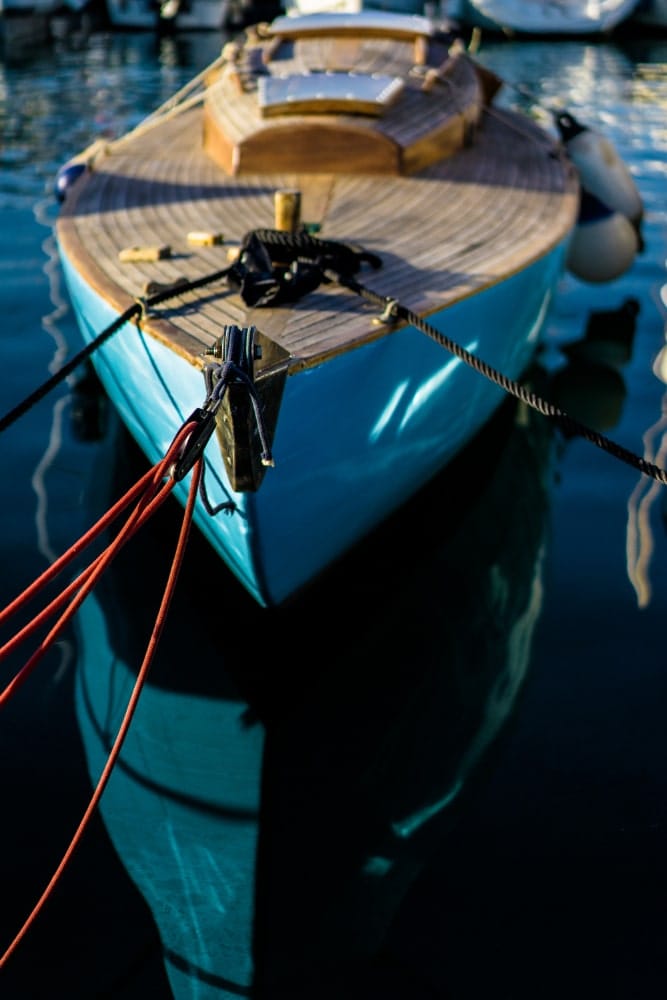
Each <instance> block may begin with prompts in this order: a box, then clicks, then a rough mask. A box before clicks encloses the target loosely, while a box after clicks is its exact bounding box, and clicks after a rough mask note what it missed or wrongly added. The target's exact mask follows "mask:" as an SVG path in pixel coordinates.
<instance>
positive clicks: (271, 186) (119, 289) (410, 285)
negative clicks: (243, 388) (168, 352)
mask: <svg viewBox="0 0 667 1000" xmlns="http://www.w3.org/2000/svg"><path fill="white" fill-rule="evenodd" d="M466 61H467V60H466ZM457 72H458V70H457ZM466 79H467V77H466ZM436 87H437V88H439V90H438V94H439V95H440V97H439V100H440V101H444V99H445V96H446V95H447V94H448V93H449V94H450V97H451V93H450V92H452V91H453V94H454V98H453V99H454V109H453V113H454V114H455V113H456V110H457V107H456V99H457V96H458V98H459V99H460V96H461V94H460V92H459V91H458V90H457V88H456V87H454V88H452V87H451V86H449V85H447V84H444V85H443V84H442V83H441V82H439V81H436ZM217 94H218V97H215V96H214V97H212V98H211V100H210V101H209V102H208V105H207V108H206V110H204V108H202V107H201V106H192V107H191V108H190V109H189V110H185V111H183V112H182V113H180V114H177V115H165V116H164V118H163V120H162V121H161V123H160V124H159V125H157V126H156V127H154V128H151V129H144V130H138V131H137V133H136V135H135V136H134V137H132V136H130V137H129V138H126V139H125V140H123V141H121V142H118V143H112V144H110V145H109V146H108V148H107V149H106V150H104V151H102V152H99V151H98V153H97V155H96V156H95V159H94V163H93V167H92V170H91V171H89V172H88V173H87V174H86V175H85V176H84V178H83V179H81V180H80V181H78V182H77V184H76V185H75V186H74V188H73V189H72V191H71V192H70V194H69V195H68V197H67V200H66V202H65V204H64V205H63V206H62V209H61V213H60V218H59V220H58V237H59V240H60V243H61V246H62V248H63V250H64V251H65V253H66V254H67V255H68V257H69V258H70V259H71V260H73V261H74V262H75V264H76V266H77V267H78V269H79V270H80V272H81V273H82V274H83V275H84V276H85V277H86V280H87V281H89V282H90V283H91V284H92V285H93V286H94V287H96V288H97V290H98V291H99V292H100V293H101V294H102V295H103V296H104V297H105V298H106V299H107V300H108V301H109V302H111V303H113V305H114V306H115V307H116V308H117V309H118V310H120V311H123V310H124V309H126V308H127V307H128V306H129V305H130V304H131V303H132V301H133V300H134V299H136V298H137V297H138V296H141V295H143V294H144V289H145V286H146V284H147V283H148V282H152V281H157V282H161V283H170V282H173V281H174V280H176V279H178V278H179V277H185V278H186V279H188V280H194V279H198V278H202V277H204V276H206V275H208V274H211V273H213V272H215V271H217V270H219V269H221V268H224V267H226V266H227V264H228V263H229V252H230V249H233V248H234V247H237V246H238V245H239V244H240V242H241V241H242V239H243V237H244V235H245V234H246V233H248V232H249V231H250V230H253V229H256V228H272V227H273V225H274V194H275V192H276V191H277V190H280V189H298V190H299V191H300V192H301V199H302V211H301V217H302V220H303V221H304V222H305V223H313V224H317V225H318V226H319V227H320V231H319V233H318V235H319V236H321V237H322V238H323V239H331V240H341V241H344V242H348V243H353V244H357V245H359V246H361V247H363V248H364V249H367V250H369V251H372V252H374V253H376V254H378V255H379V256H380V257H381V258H382V261H383V267H382V268H381V269H380V270H378V271H368V272H361V273H360V274H359V275H358V278H359V280H360V281H362V282H364V283H365V284H367V285H368V287H370V288H372V289H373V290H374V291H376V292H377V293H378V294H380V295H386V296H392V297H395V298H397V299H398V300H400V301H401V302H402V303H404V304H405V305H406V306H407V307H409V308H410V309H412V310H413V311H416V312H418V313H420V314H423V315H429V314H432V313H434V312H436V311H438V310H440V309H442V308H443V307H445V306H447V305H449V304H451V303H453V302H455V301H457V300H458V299H460V298H462V297H465V296H468V295H471V294H473V293H475V292H476V291H478V290H480V289H482V288H484V287H486V286H488V285H490V284H494V283H496V282H498V281H500V280H502V279H503V278H505V277H506V276H507V275H509V274H512V273H514V272H516V271H518V270H520V269H521V268H523V267H525V266H526V264H527V263H529V262H530V261H532V260H534V259H536V258H539V257H540V256H542V255H544V254H545V253H546V252H548V251H549V250H550V249H551V248H552V247H553V246H554V245H555V244H557V243H558V242H560V241H561V240H562V238H563V236H564V235H565V234H566V233H567V232H568V231H569V229H570V228H571V227H572V225H573V223H574V220H575V219H576V212H577V207H578V184H577V179H576V176H575V174H574V171H573V169H572V167H571V166H570V165H569V163H568V162H567V161H566V159H565V157H564V156H563V155H562V154H561V152H560V150H559V149H558V148H557V146H556V144H555V143H554V142H552V140H551V139H550V138H549V137H548V136H547V135H546V134H545V133H544V132H543V131H542V130H540V129H538V128H537V127H536V126H535V125H533V124H532V123H531V122H530V121H529V120H527V119H526V118H524V117H523V116H518V115H514V114H512V113H510V112H507V111H501V110H498V109H494V108H493V107H484V108H482V109H481V111H480V117H479V123H478V125H477V127H476V129H475V134H474V137H473V141H472V142H471V143H470V144H469V145H463V146H462V148H460V149H459V150H458V151H457V152H456V153H454V154H453V155H449V156H446V157H445V158H444V159H441V160H440V161H439V162H437V163H432V164H431V165H429V166H427V167H425V168H424V169H421V170H418V171H417V172H411V173H408V174H407V175H400V174H391V173H387V172H372V171H371V172H362V173H356V174H355V173H351V172H350V173H344V172H339V173H325V172H320V171H314V172H313V171H312V170H310V169H309V170H307V171H305V172H299V171H290V170H288V171H283V170H277V171H276V172H275V173H274V172H272V164H271V162H269V164H268V165H267V169H265V170H263V171H261V172H260V171H257V170H255V171H254V172H243V171H242V172H239V173H238V174H237V175H230V173H228V172H227V170H225V169H223V166H221V165H220V163H219V162H216V160H215V159H214V158H213V157H212V156H211V155H209V154H208V153H207V152H205V150H204V148H203V135H204V120H205V116H206V117H207V121H208V124H207V129H210V125H211V120H212V117H211V116H213V118H214V117H215V116H216V115H219V116H225V127H227V128H229V129H230V130H231V131H232V132H234V130H236V132H238V133H239V134H240V133H242V132H243V131H244V129H245V128H246V125H245V124H244V111H243V108H244V106H245V105H244V103H243V102H244V101H246V104H247V100H246V97H247V95H245V96H244V97H243V100H239V103H238V105H234V110H233V111H232V112H231V113H230V114H225V105H224V102H223V104H219V103H218V102H219V101H220V100H221V99H222V98H221V97H220V95H223V96H224V94H225V92H224V90H218V91H217ZM227 97H228V95H227ZM248 100H249V98H248ZM409 106H410V102H409V101H408V102H407V104H406V107H408V108H409ZM459 107H460V105H459ZM317 117H319V116H317ZM352 117H353V116H352ZM246 118H249V112H248V115H247V116H246ZM230 121H231V122H232V124H231V125H230V124H229V123H230ZM410 121H411V115H410V113H408V116H407V118H403V119H400V120H395V121H394V124H393V125H391V126H388V127H391V128H393V129H394V133H395V134H397V133H400V132H401V130H403V133H404V134H403V136H402V139H401V142H407V143H408V145H409V136H407V138H406V133H407V131H409V122H410ZM352 124H353V125H354V126H355V127H357V126H358V124H359V119H358V118H357V119H356V120H355V121H353V122H352ZM277 127H279V128H281V129H282V132H283V142H284V143H290V141H291V135H293V134H295V133H298V130H299V129H305V130H306V131H307V130H310V129H312V128H313V127H314V121H313V117H312V115H307V114H305V115H291V116H290V117H289V118H287V119H284V120H281V121H279V122H278V126H277ZM374 127H376V126H374ZM192 231H209V232H220V233H222V234H223V237H224V243H222V244H221V245H215V246H193V245H192V244H191V243H190V242H188V233H191V232H192ZM165 245H166V246H169V247H171V255H170V256H168V257H165V258H163V259H159V260H155V261H144V262H141V261H135V262H129V263H128V262H122V261H121V260H120V259H119V252H120V251H121V250H122V249H124V248H128V247H136V246H141V247H157V246H165ZM375 315H376V313H375V312H374V310H373V309H372V308H371V307H370V306H369V305H368V304H367V303H365V302H363V301H362V300H361V299H360V298H358V297H357V296H355V295H354V294H352V293H351V292H348V291H345V290H343V289H340V288H336V287H334V286H333V285H322V286H321V287H320V289H318V291H316V292H314V293H311V294H310V295H308V296H307V297H306V298H304V299H303V300H301V301H300V302H299V303H297V305H296V306H295V307H289V308H288V307H284V308H271V309H266V308H261V309H260V308H257V309H254V310H248V309H246V307H245V306H244V304H243V302H242V300H241V298H240V297H239V295H238V294H236V293H234V292H233V291H231V290H230V289H229V288H228V286H227V284H226V282H225V281H224V280H223V281H220V282H219V283H217V284H215V285H211V286H207V287H205V288H202V289H200V290H199V291H198V292H185V293H183V294H181V295H179V296H177V297H175V298H174V299H173V300H170V302H169V303H167V304H166V305H165V306H163V307H161V308H160V310H159V313H158V312H156V313H155V314H154V316H153V317H151V318H150V319H149V320H148V322H146V321H142V326H143V328H144V329H147V330H149V331H150V332H151V333H153V334H154V335H155V336H157V337H159V338H160V339H162V340H164V341H165V342H167V343H169V344H171V345H172V346H173V348H174V349H175V350H177V351H178V352H179V353H181V354H183V355H184V356H186V357H188V358H189V359H190V360H191V362H192V363H193V364H195V365H199V364H200V363H201V354H202V352H203V351H204V350H205V349H206V348H207V347H210V346H211V345H212V344H213V342H214V341H215V340H216V338H217V337H218V336H219V334H220V329H221V327H222V326H223V325H225V324H236V325H239V326H244V325H249V324H254V325H255V326H256V327H257V328H258V329H259V330H261V331H262V332H263V333H264V334H265V335H267V336H269V337H270V338H272V339H273V340H275V341H276V342H277V343H279V344H280V345H281V346H282V347H283V348H284V349H285V350H286V351H287V352H289V354H290V356H291V359H292V360H291V363H290V366H291V368H299V367H303V366H311V365H313V364H316V363H318V362H320V361H322V360H324V359H326V358H327V357H330V356H332V355H335V354H337V353H340V352H342V351H344V350H346V349H348V348H350V347H351V346H354V345H356V344H359V343H362V342H364V341H366V340H369V339H374V338H377V337H379V336H382V335H384V334H385V332H386V328H384V327H382V326H378V325H377V324H376V323H373V322H372V320H373V318H374V316H375Z"/></svg>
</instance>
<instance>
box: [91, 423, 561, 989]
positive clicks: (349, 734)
mask: <svg viewBox="0 0 667 1000" xmlns="http://www.w3.org/2000/svg"><path fill="white" fill-rule="evenodd" d="M553 445H554V440H553V437H552V430H551V428H550V427H549V426H548V423H547V421H546V420H545V419H544V418H543V417H541V416H540V415H538V414H535V413H533V412H532V411H524V410H523V409H522V408H517V407H516V406H515V405H513V404H512V405H508V406H507V407H505V408H504V409H503V410H501V413H500V414H499V415H498V417H496V418H495V419H494V420H493V422H492V423H491V424H489V426H488V427H487V428H485V429H484V431H483V432H482V434H481V435H480V436H479V437H478V438H477V439H476V441H475V442H474V443H473V445H472V446H471V447H470V448H469V449H467V450H466V451H465V452H464V453H463V454H462V455H461V456H460V457H459V458H458V459H457V460H456V461H455V462H454V463H453V464H452V466H451V467H449V468H448V469H447V470H446V472H445V473H444V474H443V475H441V476H440V477H439V478H438V479H437V481H435V482H434V483H432V484H431V485H430V486H429V487H428V488H427V489H426V490H425V491H423V492H422V493H420V494H419V495H418V496H417V497H415V498H414V499H413V500H412V501H411V504H410V510H409V512H405V511H403V512H402V513H401V512H399V513H398V514H397V515H395V516H394V517H392V518H391V519H390V521H388V522H387V523H386V524H385V525H384V526H383V527H382V528H381V529H380V530H379V531H377V532H376V533H375V534H373V535H372V536H371V537H370V538H369V539H367V540H366V541H365V542H364V543H363V545H361V546H360V547H359V548H358V549H357V550H355V551H354V552H353V553H351V554H350V555H349V556H347V557H346V558H345V559H344V560H341V562H340V563H339V564H338V565H336V566H334V567H333V568H332V569H331V571H330V572H329V573H328V574H327V576H326V577H325V578H324V579H323V580H321V581H320V582H319V583H318V584H316V585H314V586H313V587H311V588H310V589H309V590H308V591H307V592H306V593H305V594H304V595H302V596H301V597H300V598H299V599H298V600H296V601H294V602H292V603H291V604H288V605H286V606H284V607H282V608H280V609H261V608H258V607H257V606H256V604H255V603H254V602H253V601H252V599H251V598H249V597H248V595H247V594H245V592H243V591H242V590H241V588H238V586H236V585H235V584H234V582H229V578H228V576H227V575H225V579H224V582H222V583H221V582H220V575H219V572H217V571H216V562H215V558H214V556H213V555H212V554H211V552H210V550H209V549H208V548H207V546H206V544H205V543H204V541H203V540H202V539H201V538H200V537H199V535H198V534H197V532H196V531H195V532H194V533H193V536H192V538H191V541H190V545H189V550H188V554H187V556H186V561H185V565H184V567H183V570H182V573H181V578H180V579H179V583H178V588H177V594H176V598H175V600H174V603H173V605H172V608H171V611H170V615H169V621H168V624H167V630H166V633H165V635H164V637H163V640H162V642H161V644H160V646H159V647H158V652H157V657H156V661H155V663H154V666H153V667H152V668H151V673H150V675H149V683H148V684H147V685H146V687H145V688H144V690H143V692H142V695H141V698H140V700H139V705H138V708H137V711H136V714H135V717H134V719H133V722H132V725H131V727H130V731H129V734H128V737H127V739H126V742H125V745H124V747H123V751H122V753H121V757H120V760H119V763H118V765H117V767H116V769H115V771H114V774H113V775H112V777H111V780H110V782H109V785H108V786H107V789H106V791H105V793H104V796H103V798H102V801H101V806H100V808H101V812H102V815H103V818H104V821H105V824H106V826H107V829H108V832H109V834H110V836H111V838H112V841H113V843H114V845H115V847H116V850H117V851H118V854H119V855H120V857H121V859H122V861H123V864H124V865H125V867H126V869H127V871H128V873H129V874H130V876H131V877H132V879H133V880H134V881H135V883H136V884H137V886H138V888H139V889H140V891H141V893H142V895H143V896H144V898H145V899H146V901H147V903H148V905H149V906H150V908H151V911H152V913H153V915H154V918H155V922H156V924H157V927H158V929H159V933H160V936H161V940H162V943H163V946H164V958H165V966H166V969H167V972H168V976H169V980H170V984H171V987H172V990H173V993H174V996H175V997H176V998H177V1000H179V998H186V997H199V998H201V997H238V996H253V997H262V998H264V997H267V998H268V997H271V998H275V997H283V996H285V997H287V996H289V997H290V998H292V1000H293V998H295V997H301V996H303V997H306V996H308V997H310V998H312V997H313V996H315V995H316V996H318V997H320V998H324V997H328V996H332V997H333V996H336V997H340V996H341V995H342V994H341V992H340V991H341V988H342V987H343V984H344V986H345V994H344V995H345V996H346V997H354V996H357V995H359V996H360V997H361V996H364V997H365V998H366V1000H367V998H368V996H369V989H372V988H376V989H379V988H382V990H383V993H382V995H383V996H384V997H391V996H393V995H399V993H400V990H403V994H402V995H403V996H405V995H406V994H405V988H406V984H405V983H401V982H400V976H398V974H397V972H396V969H395V968H392V969H388V968H387V966H386V965H385V964H383V961H382V956H383V953H384V951H383V950H384V948H385V945H386V941H387V936H388V934H389V933H390V929H391V926H392V923H393V922H394V921H395V918H396V916H397V914H398V913H399V911H400V910H401V908H402V906H404V904H405V900H406V898H407V895H408V893H409V889H410V886H411V884H412V883H413V881H414V880H415V878H416V877H417V876H418V875H419V874H420V873H422V872H423V871H424V869H426V868H427V867H428V865H429V859H430V858H431V857H432V856H433V854H434V852H437V851H438V850H439V849H440V850H442V849H443V846H444V837H445V835H446V832H447V830H448V829H450V828H451V826H450V825H451V824H452V823H453V822H454V821H455V818H456V814H457V810H458V809H459V808H461V803H462V802H464V801H465V794H464V793H465V792H466V789H467V787H468V786H469V785H470V783H471V779H472V778H473V775H476V774H480V773H483V771H484V769H482V771H481V772H480V769H479V766H478V765H479V764H480V762H481V761H482V760H487V761H488V760H490V758H489V755H488V754H487V751H488V749H489V747H490V746H491V745H492V744H494V742H495V741H496V739H497V737H498V736H499V734H500V733H501V731H502V730H503V727H504V726H505V725H506V723H507V721H508V719H509V718H510V716H511V714H512V712H513V709H514V707H515V705H516V700H517V696H518V694H519V692H520V690H521V688H522V685H523V682H524V680H525V677H526V673H527V671H528V668H529V665H530V659H531V642H532V637H533V632H534V629H535V625H536V623H537V621H538V619H539V614H540V608H541V602H542V571H543V564H544V558H545V536H546V526H547V522H548V517H547V515H548V493H549V485H550V479H551V471H552V457H553V450H554V447H553ZM124 447H125V448H130V449H131V448H132V445H131V442H129V441H127V440H126V439H124ZM135 457H136V456H135ZM125 467H126V468H127V464H126V465H125ZM135 478H138V476H136V477H135ZM132 481H134V479H133V480H132ZM114 489H115V491H116V492H115V493H114V497H115V496H117V495H118V487H117V485H115V486H114ZM167 506H168V505H167ZM163 510H164V508H163ZM171 518H174V519H175V520H174V521H173V522H172V521H171V520H170V519H171ZM178 520H179V518H178V515H177V514H176V512H174V511H171V510H168V511H166V512H165V513H164V514H163V513H162V511H161V512H160V514H159V521H158V522H157V523H156V524H155V525H150V526H149V527H147V528H146V529H145V531H144V534H143V537H140V536H137V539H136V547H135V540H133V542H132V543H131V546H130V548H132V549H133V552H132V553H130V552H128V553H124V554H123V555H122V556H121V557H120V559H119V560H118V565H117V566H115V567H114V569H113V572H112V575H111V576H110V578H109V579H108V580H107V581H106V582H105V583H104V584H103V585H102V587H100V589H99V592H98V593H96V594H95V595H94V596H93V597H92V598H90V599H89V600H88V601H87V602H86V603H85V605H84V606H83V608H82V611H81V614H80V617H79V623H78V627H79V641H80V647H81V648H80V656H79V660H80V673H79V678H78V691H77V713H78V719H79V724H80V728H81V734H82V738H83V742H84V746H85V750H86V755H87V759H88V766H89V770H90V773H91V778H92V780H93V781H96V780H97V777H98V775H99V773H100V771H101V769H102V767H103V766H104V762H105V760H106V757H107V755H108V752H109V748H110V745H111V742H112V741H113V738H114V736H115V734H116V732H117V730H118V727H119V725H120V722H121V719H122V715H123V712H124V710H125V706H126V705H127V702H128V699H129V696H130V692H131V689H132V686H133V684H134V681H135V678H136V672H137V669H138V667H139V665H140V663H141V661H142V658H143V651H144V649H145V647H146V643H147V640H148V635H149V633H150V628H151V625H152V620H151V611H150V609H151V608H152V614H153V617H154V614H155V611H156V610H157V606H158V604H159V598H160V593H159V584H160V583H162V581H163V580H164V579H165V576H166V566H167V563H168V549H169V546H170V545H171V547H172V549H173V546H174V544H175V538H176V528H177V523H178ZM140 534H141V533H140ZM137 548H138V551H137ZM154 585H155V593H152V590H153V586H154ZM417 979H418V977H417ZM380 983H381V986H380V985H379V984H380ZM410 989H411V993H410V995H411V996H413V997H415V996H417V997H418V996H422V995H423V996H426V995H431V994H429V993H427V992H426V993H420V992H419V989H420V987H419V984H418V982H417V981H416V980H415V982H411V985H410ZM394 990H395V991H398V992H396V993H394V992H392V991H394ZM370 995H374V994H370Z"/></svg>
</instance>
